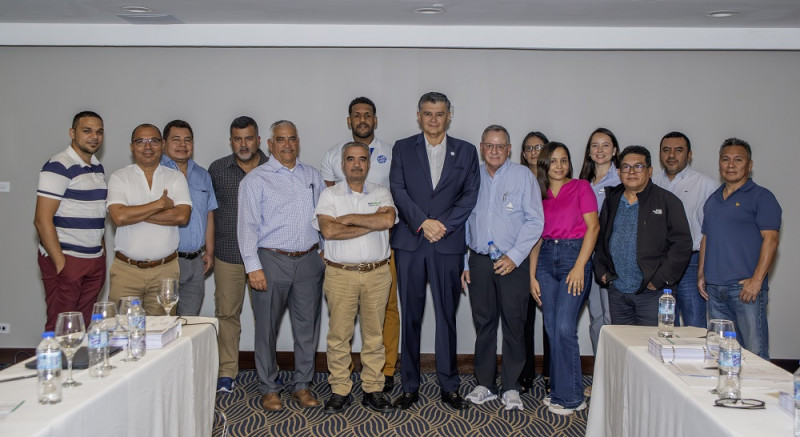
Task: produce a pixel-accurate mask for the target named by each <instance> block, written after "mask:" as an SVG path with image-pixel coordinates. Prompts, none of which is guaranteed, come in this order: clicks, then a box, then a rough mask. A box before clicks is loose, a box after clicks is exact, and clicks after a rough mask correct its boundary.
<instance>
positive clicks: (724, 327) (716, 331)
mask: <svg viewBox="0 0 800 437" xmlns="http://www.w3.org/2000/svg"><path fill="white" fill-rule="evenodd" d="M725 331H733V322H732V321H730V320H725V319H711V320H709V321H708V332H707V333H706V350H708V354H709V355H711V357H712V358H714V362H716V361H717V359H718V358H719V343H720V342H721V341H722V335H723V334H724V333H725Z"/></svg>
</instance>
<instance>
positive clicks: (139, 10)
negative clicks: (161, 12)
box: [122, 6, 153, 14]
mask: <svg viewBox="0 0 800 437" xmlns="http://www.w3.org/2000/svg"><path fill="white" fill-rule="evenodd" d="M122 10H123V11H125V12H132V13H134V14H149V13H152V12H153V10H152V9H150V8H148V7H147V6H123V7H122Z"/></svg>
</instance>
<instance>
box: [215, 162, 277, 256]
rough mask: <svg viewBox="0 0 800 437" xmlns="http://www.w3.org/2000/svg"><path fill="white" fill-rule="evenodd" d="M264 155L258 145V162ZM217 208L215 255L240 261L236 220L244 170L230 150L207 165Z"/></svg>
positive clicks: (260, 163)
mask: <svg viewBox="0 0 800 437" xmlns="http://www.w3.org/2000/svg"><path fill="white" fill-rule="evenodd" d="M268 160H269V158H268V157H267V155H266V154H265V153H264V152H262V151H261V149H258V165H262V164H264V163H265V162H267V161H268ZM208 174H209V175H211V183H212V185H213V186H214V194H215V195H216V197H217V205H218V208H217V210H216V211H214V256H215V257H217V258H219V259H221V260H222V261H224V262H226V263H230V264H242V255H241V254H240V253H239V243H238V241H237V240H236V220H237V217H238V216H239V183H240V182H242V179H244V177H245V175H246V174H247V173H245V172H244V170H242V168H241V167H239V164H238V161H237V160H236V155H234V154H233V153H231V154H230V155H228V156H223V157H222V158H219V159H217V160H216V161H214V162H212V163H211V165H210V166H208Z"/></svg>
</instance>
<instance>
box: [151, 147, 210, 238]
mask: <svg viewBox="0 0 800 437" xmlns="http://www.w3.org/2000/svg"><path fill="white" fill-rule="evenodd" d="M161 164H162V165H165V166H167V167H169V168H172V169H175V170H178V165H177V164H176V163H175V161H173V160H172V159H170V157H169V156H167V155H166V154H164V155H162V156H161ZM178 171H180V170H178ZM186 182H187V183H188V184H189V195H191V197H192V215H191V218H189V223H187V224H185V225H183V226H179V227H178V235H179V237H180V243H178V250H179V251H181V252H196V251H198V250H200V249H201V248H202V247H203V246H204V245H205V244H206V229H207V227H208V212H209V211H213V210H215V209H217V198H216V196H214V187H213V186H212V185H211V176H209V174H208V172H207V171H206V169H204V168H203V167H200V166H199V165H197V163H196V162H194V160H192V159H190V160H189V162H188V163H187V167H186Z"/></svg>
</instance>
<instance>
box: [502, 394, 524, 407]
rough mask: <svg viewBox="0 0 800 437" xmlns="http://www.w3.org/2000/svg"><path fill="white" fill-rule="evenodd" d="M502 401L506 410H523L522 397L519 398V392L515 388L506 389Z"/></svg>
mask: <svg viewBox="0 0 800 437" xmlns="http://www.w3.org/2000/svg"><path fill="white" fill-rule="evenodd" d="M502 402H503V405H505V406H506V410H519V411H522V410H523V406H522V399H520V398H519V392H518V391H516V390H508V391H507V392H505V393H503V400H502Z"/></svg>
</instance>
